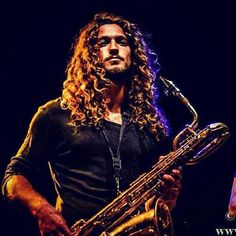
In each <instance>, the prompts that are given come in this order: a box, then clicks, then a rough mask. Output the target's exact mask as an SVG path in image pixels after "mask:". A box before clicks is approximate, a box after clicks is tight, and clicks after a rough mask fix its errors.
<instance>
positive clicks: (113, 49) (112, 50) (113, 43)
mask: <svg viewBox="0 0 236 236" xmlns="http://www.w3.org/2000/svg"><path fill="white" fill-rule="evenodd" d="M109 52H110V54H112V55H116V54H118V52H119V50H118V45H117V43H116V41H115V40H114V39H112V40H111V42H110V48H109Z"/></svg>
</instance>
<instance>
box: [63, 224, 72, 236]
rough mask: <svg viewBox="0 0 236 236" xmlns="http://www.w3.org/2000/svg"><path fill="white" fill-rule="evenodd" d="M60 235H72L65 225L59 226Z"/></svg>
mask: <svg viewBox="0 0 236 236" xmlns="http://www.w3.org/2000/svg"><path fill="white" fill-rule="evenodd" d="M60 233H62V235H65V236H72V233H71V232H70V230H69V228H68V227H67V225H66V224H63V225H61V228H60Z"/></svg>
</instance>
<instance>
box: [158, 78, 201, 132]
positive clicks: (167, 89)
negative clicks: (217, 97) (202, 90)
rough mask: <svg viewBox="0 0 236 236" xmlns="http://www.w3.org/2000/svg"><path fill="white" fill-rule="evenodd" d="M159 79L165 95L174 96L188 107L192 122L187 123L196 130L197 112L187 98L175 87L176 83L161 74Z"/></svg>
mask: <svg viewBox="0 0 236 236" xmlns="http://www.w3.org/2000/svg"><path fill="white" fill-rule="evenodd" d="M160 80H161V81H162V83H163V85H164V93H165V94H166V95H167V96H170V95H171V96H174V97H176V98H177V99H179V100H180V102H181V103H182V104H183V105H184V106H186V107H187V108H188V110H189V111H190V113H191V114H192V117H193V120H192V123H191V124H189V125H187V127H188V128H189V129H192V130H196V128H197V126H198V114H197V112H196V110H195V109H194V107H193V106H192V105H191V104H190V102H189V100H188V99H187V98H186V97H185V96H184V95H183V94H182V93H181V91H180V89H179V88H178V87H176V85H175V84H174V83H173V82H172V81H171V80H167V79H166V78H164V77H163V76H160Z"/></svg>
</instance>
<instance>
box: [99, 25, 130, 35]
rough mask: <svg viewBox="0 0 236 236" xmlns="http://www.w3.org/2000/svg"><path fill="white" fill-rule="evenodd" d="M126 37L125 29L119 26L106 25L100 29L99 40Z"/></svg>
mask: <svg viewBox="0 0 236 236" xmlns="http://www.w3.org/2000/svg"><path fill="white" fill-rule="evenodd" d="M104 36H106V37H116V36H124V37H126V36H125V33H124V31H123V29H122V28H121V27H120V26H119V25H117V24H105V25H102V26H100V27H99V30H98V38H101V37H104Z"/></svg>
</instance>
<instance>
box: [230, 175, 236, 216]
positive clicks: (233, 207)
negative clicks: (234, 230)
mask: <svg viewBox="0 0 236 236" xmlns="http://www.w3.org/2000/svg"><path fill="white" fill-rule="evenodd" d="M229 212H230V213H232V214H234V215H236V176H234V180H233V185H232V189H231V195H230V200H229Z"/></svg>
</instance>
